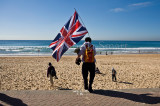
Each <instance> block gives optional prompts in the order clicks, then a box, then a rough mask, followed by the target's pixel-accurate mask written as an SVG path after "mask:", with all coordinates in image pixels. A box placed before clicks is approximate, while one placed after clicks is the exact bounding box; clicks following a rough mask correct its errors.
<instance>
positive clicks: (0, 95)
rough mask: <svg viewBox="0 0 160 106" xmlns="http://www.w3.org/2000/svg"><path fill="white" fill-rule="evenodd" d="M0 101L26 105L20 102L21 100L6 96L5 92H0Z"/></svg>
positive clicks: (14, 104) (13, 104)
mask: <svg viewBox="0 0 160 106" xmlns="http://www.w3.org/2000/svg"><path fill="white" fill-rule="evenodd" d="M0 101H2V102H5V103H6V104H8V105H11V106H27V104H25V103H23V102H22V100H20V99H17V98H13V97H10V96H7V95H6V94H3V93H0ZM0 106H1V104H0ZM2 106H3V105H2Z"/></svg>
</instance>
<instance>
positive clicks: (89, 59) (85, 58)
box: [76, 37, 96, 92]
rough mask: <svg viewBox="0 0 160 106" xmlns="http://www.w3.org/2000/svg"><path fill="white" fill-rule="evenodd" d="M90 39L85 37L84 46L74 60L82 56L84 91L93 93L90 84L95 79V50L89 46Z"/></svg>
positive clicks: (92, 46)
mask: <svg viewBox="0 0 160 106" xmlns="http://www.w3.org/2000/svg"><path fill="white" fill-rule="evenodd" d="M91 41H92V40H91V38H90V37H87V38H85V42H84V44H83V45H82V46H81V48H80V51H79V53H78V56H77V58H76V60H79V58H80V57H81V55H82V62H83V64H82V76H83V80H84V89H85V90H88V91H89V92H93V89H92V84H93V80H94V77H95V62H96V59H95V55H96V49H95V46H94V45H92V44H91ZM88 71H89V72H90V80H89V87H88V79H87V77H88Z"/></svg>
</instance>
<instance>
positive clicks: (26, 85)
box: [0, 54, 160, 90]
mask: <svg viewBox="0 0 160 106" xmlns="http://www.w3.org/2000/svg"><path fill="white" fill-rule="evenodd" d="M75 58H76V56H63V57H62V58H61V60H60V61H59V62H56V61H55V59H53V58H52V57H38V56H37V57H0V90H60V89H72V90H83V79H82V74H81V67H82V63H81V65H80V66H78V65H76V64H75ZM96 59H97V63H96V66H97V67H98V68H99V69H100V72H101V73H102V74H96V76H95V79H94V83H93V89H105V90H106V89H133V88H160V54H130V55H107V56H106V55H98V56H96ZM48 62H51V63H52V64H53V65H54V67H55V69H56V72H57V76H58V80H57V79H53V80H54V86H51V84H50V81H49V78H47V75H46V74H47V68H48ZM112 67H114V68H115V70H116V71H117V82H112V77H111V69H112Z"/></svg>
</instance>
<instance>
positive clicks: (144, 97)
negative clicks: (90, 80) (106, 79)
mask: <svg viewBox="0 0 160 106" xmlns="http://www.w3.org/2000/svg"><path fill="white" fill-rule="evenodd" d="M93 93H94V94H99V95H104V96H110V97H116V98H123V99H127V100H132V101H135V102H140V103H146V104H157V103H160V97H152V96H150V95H152V94H149V93H147V94H134V93H126V92H120V91H112V90H94V92H93Z"/></svg>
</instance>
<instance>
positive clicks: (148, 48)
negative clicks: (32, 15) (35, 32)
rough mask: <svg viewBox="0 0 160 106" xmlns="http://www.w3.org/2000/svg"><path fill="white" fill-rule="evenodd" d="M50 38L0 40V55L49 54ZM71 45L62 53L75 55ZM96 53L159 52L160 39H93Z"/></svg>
mask: <svg viewBox="0 0 160 106" xmlns="http://www.w3.org/2000/svg"><path fill="white" fill-rule="evenodd" d="M51 42H52V40H0V56H40V55H42V56H51V54H52V50H51V49H50V48H49V47H48V46H49V44H50V43H51ZM83 42H84V41H83V40H82V41H80V42H79V43H78V44H76V45H74V46H72V47H71V48H70V49H69V50H68V51H67V52H66V53H65V54H64V55H76V54H75V53H74V49H75V48H77V47H80V46H81V45H82V44H83ZM92 44H93V45H95V47H96V51H97V54H99V55H101V54H102V55H103V54H139V53H143V54H149V53H150V54H160V41H112V40H93V41H92Z"/></svg>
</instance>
